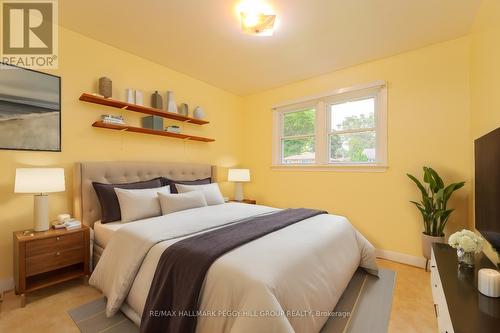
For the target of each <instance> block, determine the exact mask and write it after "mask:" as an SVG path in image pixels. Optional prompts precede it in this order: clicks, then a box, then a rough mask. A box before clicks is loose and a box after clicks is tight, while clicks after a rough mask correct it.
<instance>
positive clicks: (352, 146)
mask: <svg viewBox="0 0 500 333" xmlns="http://www.w3.org/2000/svg"><path fill="white" fill-rule="evenodd" d="M375 141H376V140H375V131H367V132H359V133H346V134H334V135H331V136H330V162H344V163H349V162H375V161H376V150H375Z"/></svg>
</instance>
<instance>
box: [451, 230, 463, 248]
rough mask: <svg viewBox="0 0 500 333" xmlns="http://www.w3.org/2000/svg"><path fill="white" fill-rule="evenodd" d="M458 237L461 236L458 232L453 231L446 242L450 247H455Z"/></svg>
mask: <svg viewBox="0 0 500 333" xmlns="http://www.w3.org/2000/svg"><path fill="white" fill-rule="evenodd" d="M460 237H461V234H460V232H455V233H454V234H453V235H451V236H450V238H448V244H450V246H451V247H452V248H455V249H456V248H457V246H458V240H459V238H460Z"/></svg>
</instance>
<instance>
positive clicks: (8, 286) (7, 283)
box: [0, 278, 14, 294]
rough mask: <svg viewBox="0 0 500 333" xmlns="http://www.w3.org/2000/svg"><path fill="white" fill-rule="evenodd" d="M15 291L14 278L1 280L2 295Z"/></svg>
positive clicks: (0, 292) (0, 289)
mask: <svg viewBox="0 0 500 333" xmlns="http://www.w3.org/2000/svg"><path fill="white" fill-rule="evenodd" d="M13 289H14V278H6V279H0V294H3V292H5V291H8V290H13Z"/></svg>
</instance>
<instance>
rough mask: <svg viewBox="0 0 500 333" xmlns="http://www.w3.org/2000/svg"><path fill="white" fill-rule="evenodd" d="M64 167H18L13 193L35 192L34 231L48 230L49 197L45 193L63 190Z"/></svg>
mask: <svg viewBox="0 0 500 333" xmlns="http://www.w3.org/2000/svg"><path fill="white" fill-rule="evenodd" d="M64 190H65V187H64V169H62V168H18V169H16V183H15V186H14V192H15V193H35V207H34V222H35V231H45V230H49V197H48V196H47V193H52V192H63V191H64Z"/></svg>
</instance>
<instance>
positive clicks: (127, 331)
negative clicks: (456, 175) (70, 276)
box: [68, 268, 396, 333]
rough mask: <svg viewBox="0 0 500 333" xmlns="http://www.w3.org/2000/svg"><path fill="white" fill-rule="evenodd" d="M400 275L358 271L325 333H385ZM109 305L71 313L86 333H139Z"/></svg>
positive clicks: (102, 303)
mask: <svg viewBox="0 0 500 333" xmlns="http://www.w3.org/2000/svg"><path fill="white" fill-rule="evenodd" d="M395 279H396V273H395V272H393V271H391V270H388V269H384V268H381V269H380V273H379V277H378V278H377V277H375V276H372V275H370V274H368V273H366V272H365V271H363V270H361V269H358V270H357V271H356V272H355V273H354V276H353V278H352V279H351V281H350V282H349V285H348V286H347V289H346V290H345V291H344V293H343V294H342V297H341V298H340V300H339V302H338V303H337V306H336V307H335V309H334V311H333V314H337V315H336V316H332V317H331V318H330V319H329V320H328V321H327V322H326V324H325V326H324V327H323V329H322V330H321V333H361V332H363V333H364V332H371V333H385V332H387V328H388V325H389V317H390V315H391V306H392V296H393V291H394V283H395ZM105 308H106V302H105V299H104V298H99V299H97V300H95V301H92V302H90V303H87V304H84V305H82V306H80V307H78V308H75V309H72V310H70V311H68V313H69V315H70V317H71V319H73V321H74V322H75V323H76V325H77V326H78V328H79V329H80V331H81V332H82V333H101V332H102V333H104V332H106V333H138V332H139V328H138V327H137V326H135V324H134V323H133V322H132V321H131V320H129V319H128V318H127V317H126V316H125V315H124V314H123V313H121V312H118V313H117V314H116V315H114V316H113V317H111V318H106V314H105Z"/></svg>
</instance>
